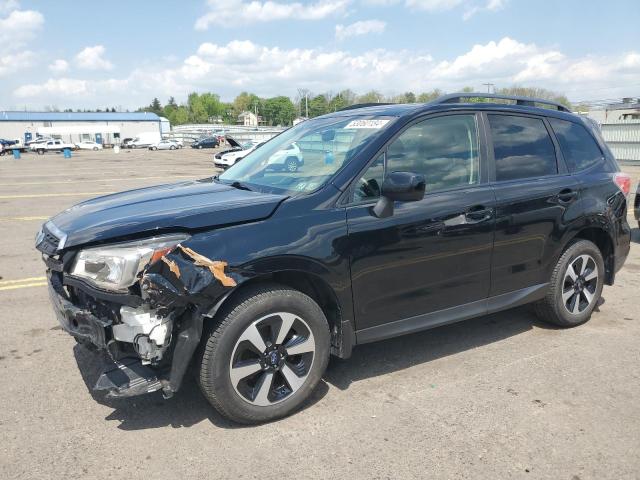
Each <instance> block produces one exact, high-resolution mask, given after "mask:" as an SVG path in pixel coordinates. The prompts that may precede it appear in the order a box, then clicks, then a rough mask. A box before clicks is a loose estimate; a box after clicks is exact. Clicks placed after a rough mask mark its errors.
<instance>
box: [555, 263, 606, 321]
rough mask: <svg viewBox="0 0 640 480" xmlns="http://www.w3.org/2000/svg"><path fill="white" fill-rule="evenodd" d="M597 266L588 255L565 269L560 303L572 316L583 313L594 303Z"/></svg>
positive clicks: (596, 286) (596, 287)
mask: <svg viewBox="0 0 640 480" xmlns="http://www.w3.org/2000/svg"><path fill="white" fill-rule="evenodd" d="M597 289H598V265H597V264H596V261H595V260H594V259H593V257H591V256H590V255H586V254H585V255H580V256H578V257H576V258H575V259H573V260H572V261H571V263H569V266H568V267H567V272H566V273H565V276H564V281H563V282H562V303H563V305H564V307H565V308H566V309H567V311H568V312H569V313H571V314H573V315H578V314H580V313H582V312H584V311H585V310H586V309H587V308H589V307H590V306H591V304H592V303H593V302H594V301H595V294H596V291H597Z"/></svg>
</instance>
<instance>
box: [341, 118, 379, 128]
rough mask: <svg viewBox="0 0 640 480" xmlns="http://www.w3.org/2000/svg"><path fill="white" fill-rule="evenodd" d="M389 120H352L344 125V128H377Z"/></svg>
mask: <svg viewBox="0 0 640 480" xmlns="http://www.w3.org/2000/svg"><path fill="white" fill-rule="evenodd" d="M387 123H389V120H352V121H350V122H349V123H347V125H346V126H345V127H344V128H345V129H350V128H371V129H378V128H382V127H384V126H385V125H386V124H387Z"/></svg>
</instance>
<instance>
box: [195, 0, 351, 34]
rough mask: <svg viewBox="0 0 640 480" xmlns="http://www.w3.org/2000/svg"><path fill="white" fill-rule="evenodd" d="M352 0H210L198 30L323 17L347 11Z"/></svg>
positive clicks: (196, 25) (197, 23)
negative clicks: (305, 0) (287, 0)
mask: <svg viewBox="0 0 640 480" xmlns="http://www.w3.org/2000/svg"><path fill="white" fill-rule="evenodd" d="M349 2H350V0H318V1H316V2H315V3H306V2H305V3H302V2H293V3H283V2H278V1H271V0H268V1H258V0H252V1H245V0H209V1H208V2H207V6H208V10H209V11H208V12H207V13H205V14H204V15H203V16H201V17H200V18H198V19H197V20H196V23H195V28H196V30H207V29H208V28H209V27H210V26H211V25H218V26H222V27H235V26H237V25H238V24H249V23H258V22H271V21H276V20H286V19H297V20H321V19H323V18H327V17H330V16H333V15H337V14H340V13H344V12H345V10H346V7H347V5H348V4H349Z"/></svg>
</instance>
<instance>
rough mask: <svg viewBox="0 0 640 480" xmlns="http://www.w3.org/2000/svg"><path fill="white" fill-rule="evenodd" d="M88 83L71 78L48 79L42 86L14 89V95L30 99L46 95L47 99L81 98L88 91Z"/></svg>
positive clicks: (32, 85)
mask: <svg viewBox="0 0 640 480" xmlns="http://www.w3.org/2000/svg"><path fill="white" fill-rule="evenodd" d="M88 83H89V82H88V81H86V80H76V79H73V78H59V79H53V78H50V79H49V80H47V81H46V82H45V83H42V84H29V85H23V86H21V87H19V88H18V89H16V91H15V92H14V95H15V96H16V97H18V98H30V97H38V96H42V95H46V96H47V97H49V96H52V97H58V98H59V97H68V96H72V95H73V96H75V95H78V96H82V95H84V94H86V93H87V91H88V87H87V85H88Z"/></svg>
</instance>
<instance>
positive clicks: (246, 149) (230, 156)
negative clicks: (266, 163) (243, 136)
mask: <svg viewBox="0 0 640 480" xmlns="http://www.w3.org/2000/svg"><path fill="white" fill-rule="evenodd" d="M263 144H264V142H261V143H258V142H254V141H252V142H247V143H244V144H242V147H241V148H240V149H239V150H232V151H231V152H227V153H225V154H223V155H221V156H220V158H217V157H218V156H217V155H214V156H213V164H214V165H215V166H216V167H220V168H227V167H230V166H232V165H235V164H236V163H238V162H239V161H240V160H242V159H243V158H244V157H246V156H247V155H249V154H250V153H251V152H253V151H254V150H255V149H256V148H258V147H259V146H261V145H263Z"/></svg>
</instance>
